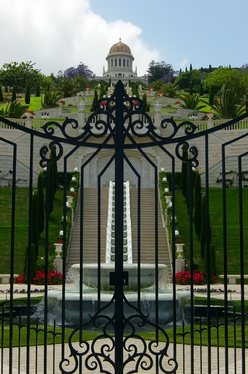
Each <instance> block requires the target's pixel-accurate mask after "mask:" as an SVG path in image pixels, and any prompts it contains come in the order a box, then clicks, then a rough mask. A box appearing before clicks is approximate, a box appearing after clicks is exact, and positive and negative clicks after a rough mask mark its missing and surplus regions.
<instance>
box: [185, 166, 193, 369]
mask: <svg viewBox="0 0 248 374" xmlns="http://www.w3.org/2000/svg"><path fill="white" fill-rule="evenodd" d="M187 175H188V176H189V180H188V181H187V184H188V191H186V193H187V194H188V207H189V243H190V246H189V257H190V259H189V261H190V278H191V282H190V337H191V339H190V362H191V374H194V372H195V369H194V360H195V357H194V281H193V272H194V269H193V263H194V244H193V225H192V223H193V216H192V214H193V212H192V164H191V162H190V161H187Z"/></svg>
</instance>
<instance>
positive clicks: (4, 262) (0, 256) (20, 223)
mask: <svg viewBox="0 0 248 374" xmlns="http://www.w3.org/2000/svg"><path fill="white" fill-rule="evenodd" d="M28 194H29V191H28V189H27V188H17V189H16V214H15V230H14V236H15V241H14V258H13V260H14V273H17V274H21V273H23V269H24V258H25V251H26V246H27V243H28V200H29V196H28ZM11 200H12V197H11V188H1V189H0V242H1V246H0V273H10V266H11V265H10V264H11V255H10V254H11V210H12V201H11ZM62 201H63V192H62V191H61V190H58V191H57V193H56V197H55V202H54V210H53V212H52V213H51V215H50V218H49V243H50V244H49V247H51V252H50V253H49V254H50V255H51V254H53V251H54V249H53V248H52V244H53V243H54V242H55V241H56V240H57V238H58V234H59V230H60V227H61V223H60V221H61V216H62V215H63V204H62ZM44 248H45V233H44V232H43V233H42V235H41V239H40V248H39V256H44Z"/></svg>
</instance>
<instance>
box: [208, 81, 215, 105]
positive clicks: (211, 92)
mask: <svg viewBox="0 0 248 374" xmlns="http://www.w3.org/2000/svg"><path fill="white" fill-rule="evenodd" d="M214 97H215V89H214V87H213V86H210V87H209V97H208V102H209V105H210V106H212V105H214Z"/></svg>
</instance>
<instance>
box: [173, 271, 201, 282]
mask: <svg viewBox="0 0 248 374" xmlns="http://www.w3.org/2000/svg"><path fill="white" fill-rule="evenodd" d="M175 280H176V284H190V283H191V272H190V271H180V272H178V273H176V276H175ZM205 283H206V279H205V276H204V274H203V273H202V272H201V271H195V272H194V273H193V284H198V285H199V284H205Z"/></svg>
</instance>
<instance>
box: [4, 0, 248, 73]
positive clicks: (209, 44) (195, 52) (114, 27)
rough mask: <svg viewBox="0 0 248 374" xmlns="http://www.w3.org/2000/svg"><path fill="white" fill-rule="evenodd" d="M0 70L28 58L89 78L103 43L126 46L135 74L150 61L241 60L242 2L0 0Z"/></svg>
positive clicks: (247, 55)
mask: <svg viewBox="0 0 248 374" xmlns="http://www.w3.org/2000/svg"><path fill="white" fill-rule="evenodd" d="M1 3H2V7H1V12H0V25H1V33H0V35H1V37H0V67H2V65H3V64H4V63H10V62H12V61H16V62H21V61H31V62H32V63H35V68H37V69H39V70H41V72H42V73H43V74H46V75H50V74H51V73H53V74H55V75H57V73H58V71H59V70H62V71H63V70H65V69H67V68H69V67H72V66H74V67H76V66H78V64H79V63H80V62H82V63H83V64H85V65H87V66H88V68H89V69H90V70H92V71H93V73H94V74H96V75H102V72H103V66H104V67H105V68H106V67H107V63H106V56H107V54H108V52H109V49H110V47H111V46H112V45H113V44H114V43H117V42H118V41H119V38H121V40H122V42H124V43H126V44H128V45H129V47H130V49H131V52H132V54H133V56H134V58H135V60H134V63H133V66H134V68H136V67H137V72H138V76H141V75H144V74H146V72H147V69H148V67H149V64H150V62H151V61H152V60H154V61H156V62H161V61H165V62H166V63H168V64H171V65H172V67H173V68H174V69H175V70H179V69H180V68H182V69H185V67H186V66H187V67H189V65H190V64H192V66H193V68H200V67H208V66H209V64H211V65H212V66H229V65H231V66H232V67H240V66H242V65H243V64H245V63H248V48H247V47H248V43H247V39H248V27H247V14H248V1H247V0H236V1H233V0H207V1H204V2H203V1H200V0H153V1H151V0H125V1H117V0H105V1H104V0H22V1H20V0H8V1H6V0H0V4H1Z"/></svg>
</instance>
